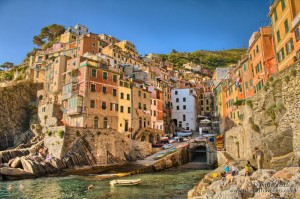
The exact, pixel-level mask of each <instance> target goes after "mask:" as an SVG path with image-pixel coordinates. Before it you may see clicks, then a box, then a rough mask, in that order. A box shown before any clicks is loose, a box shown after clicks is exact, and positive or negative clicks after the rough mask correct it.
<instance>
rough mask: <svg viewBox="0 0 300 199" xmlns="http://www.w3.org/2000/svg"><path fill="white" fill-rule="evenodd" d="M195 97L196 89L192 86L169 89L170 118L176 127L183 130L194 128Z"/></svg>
mask: <svg viewBox="0 0 300 199" xmlns="http://www.w3.org/2000/svg"><path fill="white" fill-rule="evenodd" d="M196 97H197V95H196V91H195V90H194V89H193V88H174V89H172V90H171V99H172V120H173V121H174V122H175V124H176V125H177V127H181V128H183V129H185V130H196V128H197V109H196Z"/></svg>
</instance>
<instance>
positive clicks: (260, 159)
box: [253, 147, 264, 169]
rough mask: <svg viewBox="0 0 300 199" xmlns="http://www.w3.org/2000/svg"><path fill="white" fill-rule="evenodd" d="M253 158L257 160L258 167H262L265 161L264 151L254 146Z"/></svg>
mask: <svg viewBox="0 0 300 199" xmlns="http://www.w3.org/2000/svg"><path fill="white" fill-rule="evenodd" d="M253 158H254V159H255V160H256V161H257V167H258V169H262V168H263V162H264V153H263V152H262V151H261V150H260V149H259V148H257V147H255V148H254V153H253Z"/></svg>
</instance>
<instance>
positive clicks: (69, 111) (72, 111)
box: [67, 106, 82, 115]
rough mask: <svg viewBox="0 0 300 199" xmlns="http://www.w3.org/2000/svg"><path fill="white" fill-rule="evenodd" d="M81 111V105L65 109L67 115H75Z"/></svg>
mask: <svg viewBox="0 0 300 199" xmlns="http://www.w3.org/2000/svg"><path fill="white" fill-rule="evenodd" d="M81 113H82V106H77V107H74V108H69V109H67V115H77V114H81Z"/></svg>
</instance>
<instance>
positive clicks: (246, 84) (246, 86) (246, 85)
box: [245, 82, 248, 90]
mask: <svg viewBox="0 0 300 199" xmlns="http://www.w3.org/2000/svg"><path fill="white" fill-rule="evenodd" d="M245 88H246V90H248V82H245Z"/></svg>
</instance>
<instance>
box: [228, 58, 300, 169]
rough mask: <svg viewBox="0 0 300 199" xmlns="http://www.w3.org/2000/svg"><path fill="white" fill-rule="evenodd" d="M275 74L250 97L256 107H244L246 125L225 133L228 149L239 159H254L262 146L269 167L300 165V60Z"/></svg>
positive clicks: (243, 123)
mask: <svg viewBox="0 0 300 199" xmlns="http://www.w3.org/2000/svg"><path fill="white" fill-rule="evenodd" d="M272 78H273V80H272ZM272 78H271V80H270V79H269V81H268V83H267V84H266V86H265V87H266V89H265V90H263V91H261V92H259V93H257V94H256V95H255V96H253V97H252V99H250V100H249V101H251V102H252V104H253V106H252V107H251V105H250V106H249V105H245V106H243V107H242V112H243V115H244V118H243V122H242V125H239V126H237V127H234V128H232V129H231V130H229V131H227V132H226V133H225V135H226V150H227V152H228V153H229V154H230V155H231V156H233V157H234V158H236V159H240V160H241V159H244V160H246V159H249V160H252V151H253V149H254V147H259V148H260V149H262V151H263V152H264V153H265V161H264V164H265V166H266V167H267V168H273V169H281V168H283V167H285V166H298V165H299V157H300V100H299V98H300V62H296V63H295V64H294V65H292V66H290V67H289V68H287V69H286V70H284V71H282V72H280V73H278V74H276V75H274V76H273V77H272ZM248 104H249V103H248Z"/></svg>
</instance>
